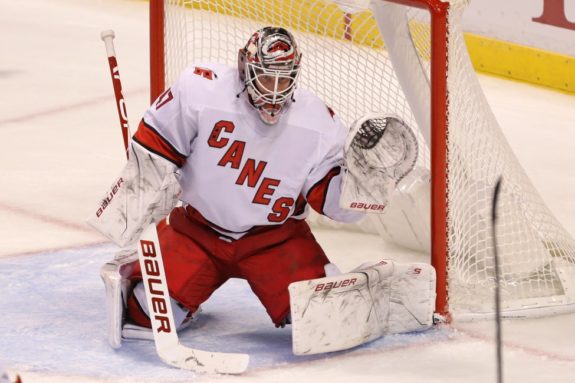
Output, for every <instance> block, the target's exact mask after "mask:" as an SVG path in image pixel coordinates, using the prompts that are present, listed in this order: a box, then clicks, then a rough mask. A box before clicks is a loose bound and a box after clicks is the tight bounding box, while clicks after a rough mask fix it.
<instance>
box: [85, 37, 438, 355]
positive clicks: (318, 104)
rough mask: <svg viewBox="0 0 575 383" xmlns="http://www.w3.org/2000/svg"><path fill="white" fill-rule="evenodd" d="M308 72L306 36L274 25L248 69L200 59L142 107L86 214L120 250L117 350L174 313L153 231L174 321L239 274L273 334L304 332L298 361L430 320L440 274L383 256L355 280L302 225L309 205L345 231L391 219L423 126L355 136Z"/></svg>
mask: <svg viewBox="0 0 575 383" xmlns="http://www.w3.org/2000/svg"><path fill="white" fill-rule="evenodd" d="M301 70H302V54H301V52H300V49H299V47H298V45H297V44H296V41H295V39H294V37H293V35H292V34H291V33H290V32H288V31H287V30H285V29H283V28H276V27H265V28H262V29H260V30H258V31H256V32H255V33H254V34H253V35H252V36H251V37H250V38H249V40H248V42H247V44H246V45H245V46H244V47H242V48H241V49H240V50H239V55H238V66H237V68H232V67H227V66H224V65H220V64H204V65H201V66H194V65H192V66H190V67H189V68H188V69H186V70H185V71H184V72H183V73H182V75H181V77H180V78H179V80H178V81H177V82H175V83H174V84H173V85H172V86H171V87H170V88H169V89H167V90H166V91H165V92H164V93H163V94H162V95H161V96H160V97H159V98H158V99H157V100H156V101H155V102H154V103H153V105H152V106H151V107H150V108H149V109H148V110H147V111H146V112H145V114H144V116H143V119H142V120H141V122H140V124H139V127H138V129H137V131H136V133H135V134H134V136H133V137H132V140H131V144H130V147H129V160H128V163H127V165H126V166H125V168H124V169H123V171H122V173H121V175H120V177H119V178H118V179H117V180H116V181H115V182H114V183H113V185H112V188H111V189H110V190H109V191H108V193H106V196H105V197H104V198H103V199H102V200H101V203H100V205H99V206H98V208H97V210H96V213H95V214H94V216H93V217H91V218H90V220H89V223H90V224H91V225H92V226H93V227H94V228H95V229H96V230H98V231H99V232H101V233H102V234H104V235H105V236H107V237H108V238H109V239H110V240H112V241H113V242H115V243H116V244H117V245H119V246H121V247H122V248H123V250H122V251H121V252H120V253H119V254H118V255H117V256H116V258H115V259H114V260H113V261H111V262H110V263H107V264H106V265H104V266H103V268H102V278H103V280H104V282H105V285H106V293H107V303H108V324H109V329H108V330H109V340H110V343H111V345H112V346H113V347H120V345H121V343H122V341H123V340H124V339H131V338H151V334H152V331H151V330H150V327H151V321H150V317H151V316H152V317H156V316H157V315H156V314H158V310H159V311H162V307H158V306H161V305H159V304H156V303H157V301H153V300H149V299H147V297H146V295H147V294H149V290H150V286H146V285H145V284H144V283H142V278H143V277H142V271H143V270H142V267H141V264H144V263H138V256H137V254H136V250H134V245H135V244H136V242H137V241H138V240H139V239H140V237H141V236H142V233H144V230H145V229H146V228H147V227H149V226H150V225H156V229H157V238H158V240H159V244H160V247H161V252H162V253H163V270H165V276H166V281H167V286H168V289H169V298H170V299H169V300H170V303H171V307H172V308H173V310H172V312H170V315H172V316H173V318H171V319H173V322H166V323H174V324H175V326H176V327H177V328H178V329H181V328H183V327H185V326H186V325H187V324H189V323H191V322H192V321H193V319H194V317H195V316H196V314H197V313H198V312H199V310H200V305H201V304H202V303H203V302H204V301H206V300H207V299H208V298H209V297H210V295H211V294H212V293H213V292H214V291H215V290H216V289H218V288H219V287H220V286H221V285H222V284H223V283H224V282H226V280H228V279H229V278H242V279H245V280H247V282H248V283H249V285H250V287H251V289H252V291H253V292H254V294H255V295H256V296H257V298H258V299H259V301H260V302H261V303H262V305H263V306H264V307H265V309H266V310H267V313H268V315H269V317H270V319H271V321H272V322H273V324H274V325H275V326H276V327H284V326H285V325H287V324H293V340H294V342H293V344H294V352H295V353H296V354H310V353H318V352H328V351H335V350H341V349H346V348H350V347H354V346H356V345H359V344H362V343H365V342H367V341H370V340H373V339H376V338H378V337H380V336H382V335H384V334H388V333H397V332H406V331H417V330H421V329H425V328H428V327H429V326H430V325H431V318H432V312H433V302H434V294H435V290H434V288H435V287H434V286H435V283H434V278H435V275H434V270H433V269H432V268H431V266H429V265H427V264H400V263H396V262H394V261H391V260H382V261H381V262H376V263H374V264H366V265H362V266H360V267H358V268H356V269H354V270H352V271H351V272H349V273H345V274H342V273H340V272H338V271H334V270H336V269H337V268H336V267H335V265H334V264H332V263H330V260H329V258H328V256H327V255H326V254H325V253H324V251H323V250H322V248H321V246H320V245H319V244H318V242H317V241H316V239H315V238H314V236H313V234H312V232H311V230H310V228H309V226H308V224H307V223H306V220H305V218H306V216H307V214H308V210H309V208H310V207H311V208H313V209H314V210H315V211H317V212H318V213H320V214H323V215H325V216H328V217H330V218H332V219H334V220H337V221H340V222H354V221H357V220H359V219H361V218H362V217H363V216H364V215H365V214H366V212H375V213H377V212H381V211H382V210H383V209H384V207H385V204H386V202H387V199H388V198H389V195H390V194H391V192H392V190H393V189H394V188H395V186H396V185H397V182H399V181H400V180H401V178H402V177H404V176H405V175H406V174H407V173H408V172H409V171H410V170H411V169H412V168H413V165H414V163H415V159H416V157H417V142H416V140H415V137H414V135H413V133H412V131H411V130H410V128H409V127H408V126H407V125H406V124H405V123H404V122H403V121H401V119H399V118H398V117H396V116H393V115H390V114H373V115H369V116H365V117H364V118H362V119H360V120H358V121H357V122H356V123H355V124H354V126H353V127H352V129H351V131H350V130H349V129H347V128H346V127H345V126H344V125H343V123H342V122H341V121H340V119H339V118H338V117H337V115H336V114H335V113H334V112H333V111H332V110H331V109H330V108H328V107H326V106H325V104H324V103H323V102H322V101H321V100H320V99H319V98H318V97H317V96H315V95H314V94H312V93H311V92H309V91H307V90H305V89H302V88H301V87H298V85H299V82H298V79H299V75H300V71H301ZM344 96H345V95H342V97H344ZM146 267H147V266H146ZM145 271H149V270H145ZM151 288H152V289H153V286H151ZM148 298H149V297H148ZM150 302H152V307H150V304H149V303H150ZM152 319H153V318H152ZM161 330H162V329H160V331H161ZM164 330H165V329H164ZM156 331H157V329H156Z"/></svg>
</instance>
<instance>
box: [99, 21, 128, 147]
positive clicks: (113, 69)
mask: <svg viewBox="0 0 575 383" xmlns="http://www.w3.org/2000/svg"><path fill="white" fill-rule="evenodd" d="M100 37H101V38H102V41H103V42H104V44H105V45H106V54H107V55H108V65H109V66H110V75H111V76H112V85H113V86H114V96H115V97H116V108H117V109H118V117H119V118H120V129H122V138H123V139H124V149H125V151H126V157H127V156H128V140H129V139H130V126H129V124H128V113H127V112H126V102H125V101H124V95H123V94H122V80H120V71H119V69H118V61H117V60H116V50H115V49H114V37H115V34H114V31H112V30H107V31H103V32H102V33H101V34H100Z"/></svg>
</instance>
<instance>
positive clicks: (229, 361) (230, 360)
mask: <svg viewBox="0 0 575 383" xmlns="http://www.w3.org/2000/svg"><path fill="white" fill-rule="evenodd" d="M158 355H159V356H160V358H162V360H163V361H164V362H166V363H167V364H169V365H172V366H174V367H178V368H181V369H184V370H190V371H194V372H202V373H208V374H232V375H235V374H241V373H243V372H245V371H246V370H247V368H248V364H249V360H250V357H249V355H247V354H234V353H222V352H209V351H202V350H196V349H192V348H188V347H185V346H183V345H181V344H178V347H177V348H175V349H171V350H165V349H164V350H161V351H160V350H158Z"/></svg>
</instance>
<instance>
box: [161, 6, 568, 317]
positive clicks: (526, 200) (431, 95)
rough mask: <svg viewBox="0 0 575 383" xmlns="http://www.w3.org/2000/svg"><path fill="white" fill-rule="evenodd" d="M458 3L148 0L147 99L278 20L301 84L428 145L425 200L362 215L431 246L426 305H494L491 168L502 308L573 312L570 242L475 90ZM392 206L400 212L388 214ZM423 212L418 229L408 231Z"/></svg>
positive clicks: (352, 113)
mask: <svg viewBox="0 0 575 383" xmlns="http://www.w3.org/2000/svg"><path fill="white" fill-rule="evenodd" d="M467 2H468V1H467V0H386V1H384V0H372V1H371V2H370V1H369V0H284V1H282V2H277V1H272V0H190V1H182V0H177V1H176V0H150V69H151V73H150V75H151V98H152V100H154V99H155V98H156V97H157V96H159V95H160V94H161V93H162V92H163V91H164V89H165V87H166V84H169V83H171V82H172V81H174V80H175V78H176V77H177V74H178V73H179V71H181V70H182V69H183V67H185V66H186V65H189V64H191V63H193V62H206V61H218V62H221V61H224V62H227V63H229V64H230V65H235V60H236V53H237V49H238V48H239V47H240V46H241V45H242V44H243V43H244V42H245V41H244V40H245V39H247V37H248V36H249V35H250V34H251V32H253V31H254V30H255V29H256V28H258V27H261V26H263V25H281V26H284V27H286V28H288V29H290V30H291V31H292V32H293V33H294V34H295V35H296V38H297V39H298V42H299V43H300V45H302V49H303V52H304V69H303V74H302V83H303V86H306V87H308V88H311V89H312V90H313V91H315V92H316V93H317V94H319V95H320V96H321V97H322V98H323V99H324V100H325V101H326V102H327V103H328V104H329V105H330V106H332V107H333V108H334V110H336V113H339V114H340V115H341V116H342V119H343V120H344V121H345V122H346V123H348V124H349V123H351V122H352V121H353V120H354V119H355V118H358V117H359V116H360V115H361V114H362V113H365V112H366V111H373V110H379V111H381V110H382V109H388V111H389V109H391V111H393V112H394V113H399V114H400V115H402V117H404V118H405V119H406V121H407V122H408V123H410V124H411V125H412V126H415V127H416V128H417V129H419V131H420V132H421V133H420V137H419V139H420V143H421V144H422V145H423V146H424V147H426V148H427V150H424V151H423V153H422V156H421V159H420V160H419V165H420V171H419V172H418V173H417V174H418V175H420V176H421V177H422V179H425V177H427V176H428V177H429V178H430V179H431V182H430V184H429V186H428V188H429V193H428V196H427V197H425V198H428V199H429V209H427V208H426V207H425V206H423V207H421V206H406V205H405V202H402V203H399V202H398V203H396V204H390V206H389V210H390V211H391V212H390V213H389V214H387V217H386V216H385V215H384V217H382V218H374V220H375V221H376V225H379V228H378V231H379V232H380V234H382V235H384V237H385V238H386V239H389V238H392V237H394V238H397V233H395V232H394V233H391V234H390V232H389V230H390V229H389V227H390V226H392V224H394V222H391V221H393V220H392V219H391V218H390V217H399V216H407V217H408V220H409V219H411V220H412V221H411V222H407V224H406V225H405V226H406V227H411V230H412V231H413V233H411V234H410V235H411V237H410V239H407V240H405V241H404V243H407V246H408V247H411V248H416V249H417V250H422V251H424V252H429V253H430V262H431V263H432V265H433V266H434V267H435V269H436V272H437V302H436V312H437V313H438V314H441V315H443V316H446V317H448V316H449V314H452V313H456V314H461V317H462V318H463V317H466V316H469V317H475V316H485V315H487V316H488V315H490V314H491V313H492V311H493V303H492V301H490V300H491V291H492V290H493V265H492V261H491V258H490V257H491V254H492V249H491V247H490V246H491V243H492V241H491V240H490V238H491V237H490V234H489V230H488V228H489V225H490V223H489V214H487V213H486V212H487V210H486V209H488V207H489V206H490V198H491V194H490V193H491V190H492V187H493V185H494V184H495V180H496V179H497V178H498V177H499V176H500V175H503V177H504V186H503V188H502V197H501V201H502V202H501V203H502V204H503V208H502V210H501V213H500V214H501V218H500V222H501V223H499V225H500V230H499V231H500V232H502V233H503V234H502V235H503V236H504V238H503V240H502V241H500V243H501V245H500V246H501V251H500V256H501V257H502V260H503V265H502V269H503V276H502V277H503V281H504V286H503V291H504V293H503V309H504V311H505V312H508V313H509V316H518V315H519V316H523V315H539V314H540V313H556V312H562V311H570V310H574V309H575V297H574V296H573V295H574V294H573V293H572V292H571V291H573V290H574V287H575V286H574V285H573V282H570V280H571V281H572V280H574V277H575V270H574V267H575V245H574V242H573V239H572V237H571V236H570V235H569V234H567V233H566V232H565V231H564V230H563V228H562V226H561V225H560V224H559V222H557V221H556V220H555V218H554V217H553V215H552V214H551V212H549V211H548V209H547V208H546V207H545V204H544V203H543V201H541V199H540V197H539V196H538V194H537V192H536V191H535V189H534V188H533V186H532V185H531V183H530V181H529V179H528V178H527V177H526V175H525V174H524V172H523V170H522V168H521V165H520V164H519V163H518V161H517V160H516V159H515V157H514V155H513V153H512V151H511V149H510V148H509V146H508V144H507V142H506V141H505V138H504V136H503V134H502V133H501V130H500V128H499V127H498V125H497V122H496V121H495V119H494V117H493V115H492V113H491V111H490V109H489V106H488V105H487V102H486V101H485V99H484V96H483V94H482V91H481V88H480V86H479V83H478V81H477V79H476V76H475V73H474V72H473V68H472V66H471V64H470V60H469V57H468V55H467V51H466V48H465V44H464V40H463V39H464V37H463V31H462V30H461V22H460V19H461V14H462V13H463V10H464V8H465V6H466V5H467ZM344 77H345V78H344ZM348 79H350V81H348ZM349 82H352V83H353V86H349ZM413 185H416V186H417V188H418V189H417V193H419V194H418V195H419V196H421V195H422V194H421V190H422V188H423V189H424V190H426V189H425V187H426V186H425V185H423V186H422V185H421V182H419V183H418V182H417V180H415V181H413V184H412V185H404V187H403V188H401V189H402V190H401V191H399V192H398V193H399V194H398V198H397V199H398V201H399V200H402V198H403V201H407V200H408V198H404V197H405V196H406V195H410V193H413V192H414V190H413V188H414V186H413ZM410 187H411V189H410ZM412 200H413V198H412ZM392 202H393V201H392ZM406 209H407V210H408V211H406ZM394 210H397V211H400V210H401V212H400V213H401V214H397V215H395V216H394V215H393V211H394ZM422 214H423V215H422ZM422 216H424V217H425V218H424V220H429V223H428V229H425V228H424V229H421V228H419V229H418V228H415V229H414V228H413V226H414V223H417V221H418V218H417V217H422ZM386 220H387V221H386ZM426 225H427V224H426ZM400 231H402V235H403V231H404V229H402V230H400ZM427 231H428V232H429V234H428V233H427ZM427 236H428V237H429V241H428V242H429V243H424V244H423V245H421V243H419V244H415V245H413V246H411V243H410V242H413V240H412V239H411V238H413V237H417V238H419V239H421V238H424V239H425V238H427ZM423 242H426V240H424V241H423ZM402 244H403V243H402ZM532 313H533V314H532Z"/></svg>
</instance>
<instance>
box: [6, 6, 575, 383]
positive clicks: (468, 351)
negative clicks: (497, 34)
mask: <svg viewBox="0 0 575 383" xmlns="http://www.w3.org/2000/svg"><path fill="white" fill-rule="evenodd" d="M0 9H1V11H0V46H1V47H2V55H1V58H0V87H1V89H2V92H1V93H0V142H2V149H1V150H0V185H1V192H0V233H1V234H0V257H1V259H0V313H1V314H2V320H1V321H0V364H2V365H6V366H7V367H8V368H9V371H10V372H11V373H15V372H18V373H20V374H21V375H22V377H23V380H24V382H25V383H33V382H41V383H50V382H58V383H62V382H98V383H102V382H109V383H112V382H113V383H118V382H126V383H127V382H179V381H191V380H193V381H202V382H207V381H217V382H225V381H229V380H233V381H234V382H237V381H241V382H290V383H293V382H324V381H325V382H330V383H333V382H344V381H345V382H348V381H349V380H350V379H353V380H361V381H363V382H366V383H369V382H378V383H380V382H384V381H385V382H402V383H406V382H426V383H429V382H458V383H459V382H471V383H474V382H489V381H494V380H495V366H494V361H495V347H494V344H493V338H494V336H493V334H494V326H493V323H492V322H479V323H469V324H465V325H463V324H459V325H455V326H452V327H449V328H438V329H434V330H432V331H430V332H428V333H425V334H418V335H413V334H411V335H401V336H392V337H387V338H385V339H381V340H378V341H376V342H373V343H371V344H369V345H366V346H364V347H360V348H358V349H355V350H352V351H350V352H342V353H337V354H333V355H329V356H316V357H304V358H302V357H295V356H293V355H292V354H291V349H290V348H291V339H290V333H289V329H284V330H278V329H275V328H274V327H273V325H272V324H271V322H270V321H269V319H268V318H267V316H266V314H265V312H264V310H263V308H262V307H261V306H260V305H259V303H258V302H257V300H256V299H255V298H254V297H253V295H252V294H251V292H250V290H249V288H248V287H247V285H246V284H245V283H244V282H242V281H238V280H233V281H231V282H230V283H228V284H226V285H225V286H224V287H223V288H222V289H221V290H220V291H218V292H217V293H216V294H214V296H213V297H212V298H210V300H209V301H208V302H207V303H206V305H205V314H204V315H203V316H202V318H201V319H200V320H199V322H198V323H197V324H196V325H195V326H194V328H192V329H190V330H189V331H187V332H186V333H185V334H183V342H184V343H185V344H187V345H189V346H192V345H193V346H194V347H201V348H205V349H211V350H217V351H237V352H248V353H250V354H251V355H252V362H251V364H250V368H249V370H248V372H247V373H246V375H245V376H242V377H229V376H207V375H202V376H196V375H194V374H190V373H189V372H186V371H179V370H176V369H173V368H171V367H169V366H167V365H164V364H163V363H161V362H160V361H159V359H158V358H157V356H156V354H155V352H154V348H153V344H152V343H150V342H135V343H131V344H126V345H125V347H123V348H121V349H120V350H118V351H114V350H112V349H110V348H109V347H108V346H107V343H106V333H105V326H104V323H105V312H104V290H103V285H102V283H101V282H100V280H99V275H98V270H99V267H100V265H101V264H102V263H103V262H105V261H106V260H108V259H109V258H111V256H112V254H113V252H114V251H115V247H114V246H112V245H110V244H108V243H106V241H105V240H104V238H102V237H101V236H99V235H98V234H96V233H94V232H93V231H92V230H90V229H89V228H88V227H87V226H86V225H85V224H84V220H85V219H86V218H87V217H88V216H89V215H90V214H93V213H94V211H95V210H94V209H95V205H96V202H97V200H98V198H99V196H100V194H101V193H102V192H103V191H104V190H106V188H107V187H108V186H109V184H110V183H111V182H112V180H113V179H114V177H115V176H116V175H117V174H118V172H119V170H120V168H121V166H122V164H123V163H124V161H125V159H124V154H123V151H122V141H121V137H120V132H119V123H118V121H117V115H116V109H115V103H114V99H113V93H112V87H111V82H110V78H109V73H108V64H107V61H106V57H105V49H104V45H103V43H102V42H101V41H100V32H101V31H102V30H106V29H114V30H115V32H116V36H117V37H116V49H117V54H118V62H119V65H120V73H121V76H122V80H123V85H124V95H125V97H126V102H127V109H128V115H129V117H130V123H131V125H132V126H133V127H135V126H136V124H137V122H138V120H139V118H140V116H141V115H142V113H143V111H144V110H145V108H146V107H147V104H148V102H149V100H148V72H147V68H148V51H147V41H148V40H147V38H148V35H147V33H148V32H147V3H146V2H141V1H122V0H98V1H93V0H50V1H49V2H48V1H45V0H18V1H14V0H0ZM480 80H481V83H482V85H483V86H484V90H485V92H486V95H487V98H488V100H489V102H490V103H491V105H492V107H493V110H494V113H495V114H496V116H497V118H498V119H499V122H500V124H501V126H502V127H503V129H504V131H505V134H506V135H507V137H508V139H509V141H510V144H511V146H512V148H513V149H514V151H515V152H516V154H517V156H518V157H519V160H520V162H521V163H522V164H523V165H524V167H525V169H526V171H527V173H528V174H529V176H530V177H531V178H532V180H533V182H534V184H535V186H536V187H537V189H538V190H539V191H540V192H541V194H542V196H543V198H544V199H545V201H546V202H547V203H548V205H549V207H550V209H551V210H552V211H553V212H554V214H555V215H556V216H557V218H558V219H559V220H560V221H561V222H562V223H563V224H564V225H565V227H566V229H567V230H568V231H569V232H571V233H575V198H574V196H575V192H574V190H575V165H574V164H575V150H574V145H575V144H574V143H575V97H573V96H570V95H567V94H561V93H557V92H554V91H550V90H546V89H542V88H538V87H534V86H530V85H526V84H520V83H515V82H510V81H506V80H501V79H497V78H492V77H486V76H481V77H480ZM317 237H318V239H319V241H320V242H321V243H322V244H323V245H324V247H325V249H326V252H327V253H328V254H329V255H330V257H331V258H332V259H333V260H334V261H335V262H336V263H338V264H339V265H340V267H341V268H342V269H343V270H349V269H351V268H353V267H355V266H357V265H358V264H360V263H361V262H363V261H366V260H374V259H378V258H380V257H388V258H389V257H393V256H394V254H395V252H396V249H394V248H392V247H390V246H388V245H386V244H384V243H383V241H382V240H381V239H379V238H377V237H373V236H370V235H361V234H350V233H337V234H335V233H333V232H329V231H318V232H317ZM417 258H418V256H417V255H415V254H413V259H417ZM573 323H575V315H565V316H560V317H555V318H545V319H531V320H523V321H506V322H504V329H503V337H504V361H505V365H504V370H505V377H506V381H508V382H523V383H531V382H533V383H535V382H537V383H539V382H541V381H545V382H573V381H575V332H574V331H573Z"/></svg>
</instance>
